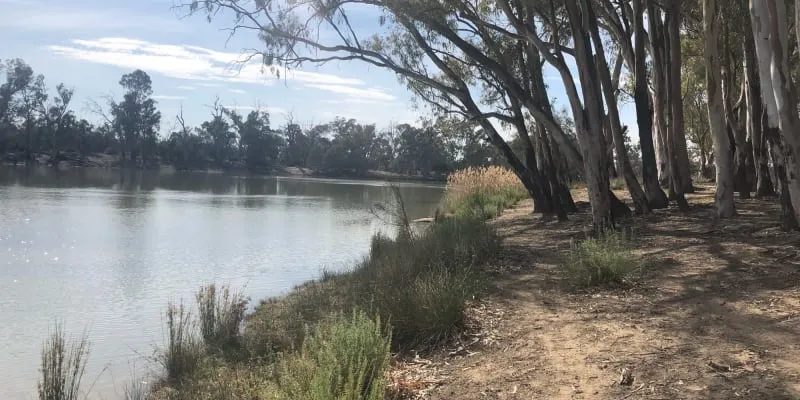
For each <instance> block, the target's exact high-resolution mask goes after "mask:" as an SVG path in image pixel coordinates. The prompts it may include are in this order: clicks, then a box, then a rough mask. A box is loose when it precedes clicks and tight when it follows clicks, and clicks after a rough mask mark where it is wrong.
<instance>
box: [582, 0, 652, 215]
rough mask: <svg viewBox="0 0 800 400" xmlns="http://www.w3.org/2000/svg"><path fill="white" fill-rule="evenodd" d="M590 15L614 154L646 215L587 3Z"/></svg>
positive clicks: (594, 18)
mask: <svg viewBox="0 0 800 400" xmlns="http://www.w3.org/2000/svg"><path fill="white" fill-rule="evenodd" d="M584 5H585V9H584V13H586V17H585V19H586V20H587V21H588V25H589V34H590V37H591V38H592V41H593V42H594V52H595V54H596V56H595V66H596V68H597V74H598V76H599V78H600V81H599V85H597V86H599V89H600V91H602V94H603V99H604V100H605V104H606V106H607V108H608V114H607V117H608V128H609V129H608V130H609V131H610V132H611V137H612V143H613V145H614V151H615V152H616V153H617V171H618V172H619V173H621V174H622V176H623V177H624V178H625V184H626V185H627V186H628V192H630V194H631V199H633V204H634V208H635V210H636V213H637V214H646V213H649V212H650V206H649V205H648V201H647V196H645V194H644V191H643V190H642V187H641V186H640V185H639V181H638V179H637V178H636V174H635V173H634V172H633V167H632V166H631V162H630V159H629V158H628V151H627V150H626V149H625V138H624V136H623V133H622V123H620V120H619V108H618V106H617V98H616V96H615V94H614V84H613V81H612V80H611V71H609V69H608V63H607V62H606V57H605V50H604V49H603V41H602V40H601V38H600V30H599V29H598V27H597V16H596V15H595V14H594V10H593V9H592V6H591V4H590V3H589V2H588V1H587V2H585V3H584Z"/></svg>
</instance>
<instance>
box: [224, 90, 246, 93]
mask: <svg viewBox="0 0 800 400" xmlns="http://www.w3.org/2000/svg"><path fill="white" fill-rule="evenodd" d="M228 91H229V92H231V93H236V94H245V93H247V91H245V90H242V89H228Z"/></svg>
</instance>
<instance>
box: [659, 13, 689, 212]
mask: <svg viewBox="0 0 800 400" xmlns="http://www.w3.org/2000/svg"><path fill="white" fill-rule="evenodd" d="M669 10H670V12H668V13H666V16H665V20H666V21H665V22H666V24H667V26H672V24H673V20H674V19H675V18H676V17H677V16H679V15H680V4H679V3H677V6H673V7H671V8H670V9H669ZM662 38H663V40H664V42H665V43H664V46H663V47H664V48H665V49H666V51H667V55H668V57H669V58H670V61H671V62H667V63H665V67H666V74H665V78H664V80H665V82H666V86H665V87H664V95H665V105H666V114H665V120H666V121H667V130H666V135H665V137H664V138H665V144H666V149H667V160H668V164H667V165H668V166H669V178H670V179H669V198H670V199H673V200H675V201H676V202H677V203H678V208H679V209H680V210H681V211H688V210H689V203H688V202H687V201H686V196H685V195H684V192H685V189H686V187H685V179H684V178H683V173H684V171H683V168H682V167H681V163H682V161H681V160H680V158H681V157H680V150H679V148H680V147H681V144H680V143H679V138H680V137H683V136H684V134H683V100H682V97H681V96H682V93H681V92H680V90H674V88H675V87H678V88H680V86H681V82H680V73H678V74H677V80H675V79H676V74H675V73H674V69H675V68H676V65H674V64H673V62H672V61H674V60H672V55H673V54H674V52H675V50H674V46H673V44H672V41H673V39H674V38H673V37H672V35H667V36H662ZM678 39H679V40H680V38H678ZM670 52H672V53H670ZM678 58H680V57H678ZM677 68H680V64H678V65H677ZM675 96H677V97H680V98H681V99H680V100H676V99H675ZM676 105H679V106H680V110H679V111H680V116H676V111H678V110H676V109H675V107H676ZM678 121H679V122H680V125H678V124H677V123H676V122H678ZM685 145H686V140H685V138H684V140H683V146H685ZM687 160H688V159H687ZM689 182H690V183H691V181H689Z"/></svg>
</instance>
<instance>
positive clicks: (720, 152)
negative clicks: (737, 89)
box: [703, 0, 736, 218]
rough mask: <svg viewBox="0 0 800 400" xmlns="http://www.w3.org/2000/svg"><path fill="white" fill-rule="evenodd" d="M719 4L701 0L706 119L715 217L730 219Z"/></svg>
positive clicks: (730, 187) (730, 161)
mask: <svg viewBox="0 0 800 400" xmlns="http://www.w3.org/2000/svg"><path fill="white" fill-rule="evenodd" d="M721 6H722V4H721V3H719V2H718V1H717V0H703V27H704V30H705V60H706V90H707V93H708V120H709V123H710V127H711V137H712V140H713V142H714V162H715V165H716V170H717V177H716V185H717V188H716V195H715V196H714V205H715V207H716V216H717V217H718V218H729V217H732V216H733V215H734V214H735V213H736V209H735V207H734V203H733V159H732V154H731V151H730V149H731V143H730V139H729V137H728V131H727V126H726V124H725V112H724V106H723V101H724V100H723V89H722V83H721V76H720V75H721V72H720V55H719V46H720V25H721V21H720V20H721V19H722V15H723V13H722V10H721Z"/></svg>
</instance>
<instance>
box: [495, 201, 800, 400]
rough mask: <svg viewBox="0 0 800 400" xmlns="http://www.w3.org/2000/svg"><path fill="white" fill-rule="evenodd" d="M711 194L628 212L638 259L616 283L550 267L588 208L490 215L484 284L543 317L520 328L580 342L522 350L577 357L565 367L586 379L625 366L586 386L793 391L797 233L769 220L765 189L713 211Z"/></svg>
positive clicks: (612, 390)
mask: <svg viewBox="0 0 800 400" xmlns="http://www.w3.org/2000/svg"><path fill="white" fill-rule="evenodd" d="M711 195H712V193H711V192H709V191H703V192H700V193H698V194H695V195H691V196H690V197H689V200H690V202H692V210H691V211H690V212H689V213H685V214H678V213H676V212H674V211H673V210H668V211H659V212H656V213H653V214H652V215H648V216H646V217H642V218H638V219H634V220H632V221H628V223H631V224H632V225H633V236H634V239H633V245H634V246H635V248H636V252H637V253H639V254H640V255H641V256H642V258H643V259H644V261H645V267H644V268H643V270H642V272H641V274H640V276H639V277H637V279H636V280H635V281H633V282H632V283H630V284H629V285H626V286H624V287H617V288H605V289H591V290H576V289H575V288H573V287H571V286H570V283H569V282H568V280H567V279H566V277H565V276H564V273H563V271H562V270H561V269H560V268H559V267H558V265H559V264H560V263H561V262H562V260H563V259H564V255H565V254H566V251H567V250H568V249H569V246H570V243H571V241H574V240H580V239H581V238H582V237H583V236H582V235H584V234H583V232H584V228H585V226H586V225H587V223H588V221H589V219H588V214H585V213H584V214H578V215H574V216H572V219H571V220H570V221H569V222H566V223H558V222H555V221H548V220H543V219H541V218H538V217H536V216H533V215H529V214H522V213H521V212H511V213H508V214H507V215H504V216H502V217H501V218H498V219H497V220H496V221H495V222H494V223H495V224H496V226H497V228H498V231H499V232H500V234H501V236H502V237H503V239H504V246H505V248H504V250H505V251H504V255H503V258H502V260H501V264H503V265H506V266H508V267H507V268H506V269H505V270H502V271H500V272H499V274H498V279H497V280H496V289H497V290H496V294H495V296H496V297H497V298H498V299H499V300H500V301H501V302H505V304H506V305H507V306H508V307H511V308H515V309H516V314H515V315H516V316H517V317H516V318H517V319H518V320H527V321H528V322H529V323H534V324H535V323H537V321H539V320H546V321H547V323H546V324H543V325H542V327H540V328H537V329H536V332H533V333H530V334H526V335H527V336H526V339H525V340H539V341H544V342H546V341H548V340H549V339H548V337H547V336H546V335H551V336H552V335H562V336H563V337H565V339H564V343H565V349H568V348H569V347H567V346H569V345H571V346H573V347H577V346H579V347H580V348H581V352H580V353H578V354H575V353H570V352H569V351H567V350H559V349H558V347H552V348H549V350H548V351H547V353H546V354H532V355H531V358H539V359H540V360H539V361H538V363H537V364H536V365H537V367H538V368H540V369H542V370H543V371H544V372H541V374H543V375H545V376H546V375H547V374H548V372H547V371H561V370H564V369H567V370H568V368H567V367H565V365H557V363H558V362H560V363H562V364H564V361H558V360H564V359H568V358H569V357H573V358H574V357H583V359H584V361H585V362H586V363H587V367H585V368H583V369H579V370H580V371H583V372H582V373H585V374H586V375H587V376H586V377H583V376H581V372H576V373H575V375H576V379H577V378H580V379H578V380H579V381H581V382H583V381H585V382H583V384H584V385H588V386H589V387H592V386H591V382H592V378H596V376H601V377H602V376H603V375H604V374H606V375H608V371H611V370H614V371H617V370H619V369H620V368H623V367H624V368H631V369H633V371H635V372H634V376H635V378H636V379H635V384H634V385H633V386H631V387H626V386H622V385H618V384H613V383H612V384H610V385H601V386H597V387H598V388H600V389H596V391H597V393H595V394H594V395H593V396H589V397H586V398H599V399H603V398H618V397H619V396H630V397H629V398H647V399H657V398H669V399H672V398H686V399H731V398H747V399H794V398H800V251H798V250H799V249H800V234H797V233H784V232H781V231H780V230H779V223H778V220H777V219H778V216H779V210H778V206H777V204H775V203H774V202H773V201H772V200H770V201H764V200H757V199H753V200H744V201H738V202H737V206H738V207H739V210H738V211H739V215H738V216H737V217H736V218H733V219H730V220H724V221H715V220H713V219H712V218H710V215H711V213H712V211H713V210H712V209H711V208H710V207H709V205H708V197H709V196H711ZM529 206H530V205H529V204H523V205H522V206H521V207H529ZM531 321H533V322H531ZM517 322H518V321H517ZM566 337H569V339H566ZM545 347H547V346H545ZM543 360H544V361H543ZM531 362H532V363H533V361H531ZM548 363H549V364H548ZM573 368H576V370H578V369H577V367H573ZM586 371H588V372H586ZM592 371H593V372H592ZM592 374H594V375H592ZM540 378H541V377H540ZM530 385H531V386H532V387H538V386H537V385H536V384H535V383H531V384H530ZM639 385H642V386H641V387H640V386H639ZM539 390H540V391H539V392H537V393H539V394H542V395H548V396H551V397H552V398H558V397H559V396H557V395H555V394H554V393H556V392H548V390H550V389H548V388H544V387H541V388H539ZM558 393H560V392H558ZM509 398H511V397H509Z"/></svg>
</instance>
